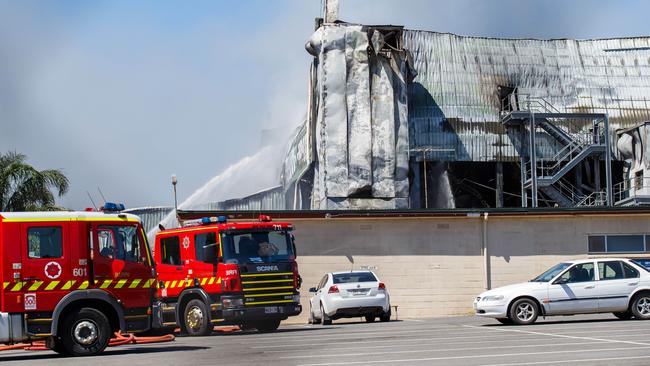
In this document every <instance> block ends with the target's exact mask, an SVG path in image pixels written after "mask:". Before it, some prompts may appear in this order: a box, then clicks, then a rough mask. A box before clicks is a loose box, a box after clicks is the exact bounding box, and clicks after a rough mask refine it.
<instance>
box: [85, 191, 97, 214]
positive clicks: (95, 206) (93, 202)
mask: <svg viewBox="0 0 650 366" xmlns="http://www.w3.org/2000/svg"><path fill="white" fill-rule="evenodd" d="M86 194H87V195H88V198H89V199H90V203H92V204H93V207H94V208H95V210H96V209H97V205H96V204H95V201H93V196H91V195H90V192H88V191H86Z"/></svg>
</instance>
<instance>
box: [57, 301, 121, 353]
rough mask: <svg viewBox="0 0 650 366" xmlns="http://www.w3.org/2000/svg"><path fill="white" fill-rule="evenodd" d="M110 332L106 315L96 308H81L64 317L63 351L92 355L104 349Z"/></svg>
mask: <svg viewBox="0 0 650 366" xmlns="http://www.w3.org/2000/svg"><path fill="white" fill-rule="evenodd" d="M110 333H111V326H110V324H109V323H108V319H107V318H106V315H104V314H103V313H102V312H101V311H99V310H96V309H92V308H81V309H79V310H77V311H76V312H73V313H72V314H70V315H68V317H67V318H66V319H65V321H64V323H63V332H62V335H61V339H62V341H63V347H64V348H65V353H67V354H69V355H72V356H94V355H97V354H99V353H101V352H102V351H103V350H104V349H106V346H108V341H109V339H110V336H111V334H110Z"/></svg>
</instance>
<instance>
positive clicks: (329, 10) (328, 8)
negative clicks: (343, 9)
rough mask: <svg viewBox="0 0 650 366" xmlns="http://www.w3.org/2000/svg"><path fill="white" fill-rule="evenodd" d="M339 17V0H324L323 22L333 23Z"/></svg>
mask: <svg viewBox="0 0 650 366" xmlns="http://www.w3.org/2000/svg"><path fill="white" fill-rule="evenodd" d="M338 18H339V0H325V14H324V16H323V19H324V22H325V23H334V22H335V21H336V20H337V19H338Z"/></svg>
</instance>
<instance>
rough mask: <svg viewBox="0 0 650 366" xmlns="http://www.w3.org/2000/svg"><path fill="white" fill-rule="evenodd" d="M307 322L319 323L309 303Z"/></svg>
mask: <svg viewBox="0 0 650 366" xmlns="http://www.w3.org/2000/svg"><path fill="white" fill-rule="evenodd" d="M309 324H320V319H318V318H316V316H315V315H314V309H312V307H311V304H310V305H309Z"/></svg>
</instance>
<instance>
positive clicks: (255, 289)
mask: <svg viewBox="0 0 650 366" xmlns="http://www.w3.org/2000/svg"><path fill="white" fill-rule="evenodd" d="M292 288H293V286H278V287H258V288H245V289H244V291H264V290H287V289H292Z"/></svg>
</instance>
